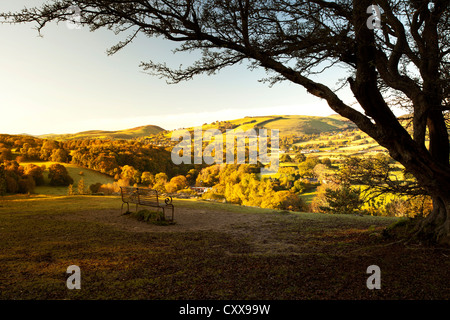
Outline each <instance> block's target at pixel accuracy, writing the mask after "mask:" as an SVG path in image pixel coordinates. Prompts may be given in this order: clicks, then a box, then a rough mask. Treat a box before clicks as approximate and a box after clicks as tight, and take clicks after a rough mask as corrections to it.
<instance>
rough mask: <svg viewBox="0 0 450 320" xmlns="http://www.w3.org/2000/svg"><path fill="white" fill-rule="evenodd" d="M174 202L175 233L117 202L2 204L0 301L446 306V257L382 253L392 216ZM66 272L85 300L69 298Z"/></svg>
mask: <svg viewBox="0 0 450 320" xmlns="http://www.w3.org/2000/svg"><path fill="white" fill-rule="evenodd" d="M174 202H175V206H176V211H175V219H176V222H177V223H176V224H175V225H170V226H157V225H152V224H146V223H144V222H139V221H136V220H134V219H132V218H131V217H129V216H120V214H119V213H120V203H121V202H120V199H118V198H117V197H88V196H86V197H49V196H47V197H43V196H41V197H31V198H27V197H11V198H7V199H6V200H4V201H2V202H1V203H0V205H1V206H2V207H1V208H0V265H1V268H2V272H1V274H0V299H105V300H110V299H125V300H128V299H169V300H172V299H448V298H450V291H449V286H448V279H449V270H450V268H449V267H450V264H449V259H448V254H449V252H448V251H446V249H439V248H430V247H425V246H414V247H405V246H403V245H399V244H393V245H388V244H389V243H388V242H387V241H386V240H383V239H382V238H381V237H380V233H381V230H382V229H383V228H384V227H385V226H387V225H389V224H391V223H392V222H393V221H395V219H394V218H380V217H369V216H363V217H359V216H345V215H342V216H330V215H323V214H312V213H289V212H281V211H273V210H264V209H258V208H249V207H239V206H233V205H226V204H218V203H207V202H194V201H182V200H175V201H174ZM73 264H75V265H78V266H79V267H80V268H81V277H82V278H81V283H82V288H81V290H68V289H67V288H66V279H67V277H68V274H66V269H67V267H68V266H69V265H73ZM372 264H376V265H378V266H380V268H381V272H382V289H381V290H369V289H367V287H366V279H367V277H368V275H367V274H366V268H367V267H368V266H369V265H372Z"/></svg>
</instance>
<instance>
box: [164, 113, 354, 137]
mask: <svg viewBox="0 0 450 320" xmlns="http://www.w3.org/2000/svg"><path fill="white" fill-rule="evenodd" d="M217 128H218V129H222V130H223V129H231V128H233V129H234V128H236V129H242V130H244V131H245V130H249V129H252V128H265V129H278V130H279V132H280V136H285V135H303V134H319V133H321V132H334V131H342V130H346V129H352V128H356V125H355V124H354V123H353V122H351V121H349V120H348V119H345V118H343V117H338V116H330V117H316V116H300V115H273V116H260V117H245V118H240V119H235V120H229V121H216V122H213V123H210V124H204V125H203V127H202V129H203V130H208V129H217ZM185 129H187V130H193V129H194V128H192V127H191V128H185ZM169 134H170V133H169Z"/></svg>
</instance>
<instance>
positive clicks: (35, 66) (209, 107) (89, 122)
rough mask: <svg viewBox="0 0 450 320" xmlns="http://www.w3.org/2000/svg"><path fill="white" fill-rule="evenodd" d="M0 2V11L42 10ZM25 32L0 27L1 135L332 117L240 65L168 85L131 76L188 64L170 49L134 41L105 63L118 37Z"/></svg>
mask: <svg viewBox="0 0 450 320" xmlns="http://www.w3.org/2000/svg"><path fill="white" fill-rule="evenodd" d="M4 2H5V0H3V1H2V3H1V4H0V11H9V10H16V9H20V8H23V7H24V6H25V5H30V4H39V3H41V2H42V1H41V0H27V1H8V3H7V4H5V3H4ZM33 27H35V25H33V24H26V25H13V26H10V25H1V24H0V39H1V51H0V70H1V74H2V76H1V77H0V114H1V115H0V133H9V134H18V133H29V134H35V135H37V134H44V133H75V132H80V131H85V130H91V129H99V130H119V129H127V128H132V127H136V126H141V125H147V124H153V125H159V126H161V127H163V128H165V129H175V128H180V127H187V126H197V125H201V124H203V123H205V122H212V121H215V120H231V119H235V118H240V117H244V116H258V115H275V114H299V115H319V116H327V115H330V114H332V113H333V111H332V110H331V109H330V108H329V107H328V106H327V105H326V103H325V102H324V101H323V100H320V99H318V98H316V97H313V96H312V95H310V94H307V93H306V90H305V89H303V88H302V87H300V86H298V85H294V84H290V83H288V82H285V83H282V84H278V85H275V86H274V87H272V88H269V87H268V85H267V84H264V83H260V82H258V80H259V79H261V78H263V77H265V73H264V71H263V70H258V71H250V70H248V69H247V67H246V66H245V65H240V66H235V67H231V68H227V69H224V70H223V71H221V72H220V73H219V74H218V75H215V76H210V77H208V76H199V77H196V78H194V79H193V80H191V81H188V82H183V83H180V84H176V85H168V84H166V82H165V80H164V79H159V78H158V77H155V76H150V75H148V74H145V73H144V72H143V70H142V69H140V68H139V64H140V62H141V61H148V60H153V61H155V62H163V61H166V62H167V63H168V64H169V65H171V66H178V65H179V64H184V65H186V64H187V63H189V61H192V56H188V55H180V54H176V55H173V54H172V52H171V49H173V48H174V44H173V43H171V42H168V41H166V40H162V39H149V38H146V37H144V36H140V37H139V38H138V39H137V40H136V41H135V42H134V43H132V44H131V45H130V46H128V47H126V48H125V49H123V50H122V51H120V52H119V53H117V54H116V55H114V56H107V54H106V50H107V49H108V48H109V47H111V46H112V45H114V44H116V42H117V41H119V40H122V39H123V37H124V36H122V35H119V36H116V35H114V34H113V33H112V32H111V31H108V30H100V31H96V32H89V30H88V29H87V28H83V29H81V30H70V29H69V28H68V27H67V26H66V24H65V23H60V24H59V25H56V23H53V24H51V25H49V26H48V27H46V28H45V29H44V30H43V32H42V34H43V36H44V37H43V38H41V37H38V33H37V31H36V30H34V29H33ZM330 79H331V78H330ZM336 79H337V78H336ZM330 81H331V84H334V82H335V79H333V80H330ZM348 97H349V98H348V99H347V100H349V99H351V96H350V95H348Z"/></svg>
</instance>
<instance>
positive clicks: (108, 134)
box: [38, 125, 164, 140]
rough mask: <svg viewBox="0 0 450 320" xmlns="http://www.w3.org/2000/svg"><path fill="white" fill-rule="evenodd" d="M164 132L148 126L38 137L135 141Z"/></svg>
mask: <svg viewBox="0 0 450 320" xmlns="http://www.w3.org/2000/svg"><path fill="white" fill-rule="evenodd" d="M162 131H164V129H163V128H161V127H158V126H154V125H148V126H141V127H136V128H132V129H125V130H118V131H103V130H89V131H83V132H79V133H74V134H45V135H40V136H38V138H41V139H53V140H73V139H133V138H141V137H147V136H151V135H155V134H158V133H159V132H162Z"/></svg>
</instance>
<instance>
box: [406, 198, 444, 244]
mask: <svg viewBox="0 0 450 320" xmlns="http://www.w3.org/2000/svg"><path fill="white" fill-rule="evenodd" d="M415 236H416V238H418V239H422V240H428V241H432V242H434V243H438V244H444V245H450V195H449V194H446V195H445V196H442V195H441V196H439V195H435V196H433V211H432V212H431V214H430V215H429V216H427V217H426V218H425V219H424V220H423V221H422V222H421V223H420V224H419V225H418V226H417V229H416V234H415Z"/></svg>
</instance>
